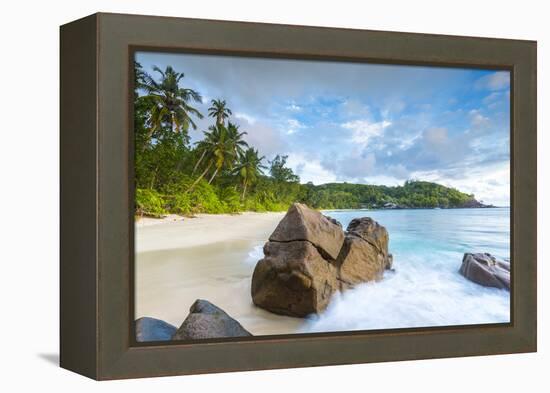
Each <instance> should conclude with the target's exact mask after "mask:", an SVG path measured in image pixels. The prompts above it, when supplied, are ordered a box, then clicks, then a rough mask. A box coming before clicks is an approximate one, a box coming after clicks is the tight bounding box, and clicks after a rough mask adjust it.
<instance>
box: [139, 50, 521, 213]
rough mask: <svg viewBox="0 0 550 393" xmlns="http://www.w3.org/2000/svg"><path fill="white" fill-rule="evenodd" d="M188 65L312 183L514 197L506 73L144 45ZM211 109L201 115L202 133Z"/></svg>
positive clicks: (147, 58) (262, 143)
mask: <svg viewBox="0 0 550 393" xmlns="http://www.w3.org/2000/svg"><path fill="white" fill-rule="evenodd" d="M136 60H137V61H139V62H140V63H141V64H142V66H143V67H144V69H145V70H146V71H148V72H150V73H152V74H153V75H154V72H153V71H152V67H153V66H154V65H156V66H158V67H159V68H161V69H164V68H165V67H166V66H167V65H172V66H173V67H174V68H175V69H176V71H179V72H184V73H185V78H184V79H183V85H184V86H185V87H190V88H193V89H195V90H197V91H199V92H200V93H201V94H202V96H203V101H204V102H203V104H198V105H196V107H197V108H198V109H199V110H200V111H201V112H202V113H203V114H205V115H206V114H207V108H208V106H209V102H210V100H211V99H213V98H222V99H225V100H226V101H227V103H228V106H229V107H230V108H231V109H232V111H233V118H232V121H233V122H235V123H237V124H239V125H240V129H241V130H242V131H246V132H247V133H248V135H247V136H246V139H247V141H248V142H249V143H250V144H251V145H253V146H254V147H256V148H258V149H259V150H260V152H261V154H262V155H265V156H266V157H267V159H271V158H272V157H273V156H274V155H275V154H285V155H288V156H289V158H288V164H289V166H291V167H292V168H293V169H294V171H295V172H296V173H297V174H298V175H299V176H300V178H301V181H302V182H307V181H312V182H313V183H315V184H322V183H328V182H343V181H347V182H354V183H366V184H385V185H397V184H402V183H403V182H404V181H405V180H407V179H419V180H428V181H434V182H438V183H441V184H444V185H447V186H451V187H456V188H458V189H459V190H461V191H465V192H468V193H473V194H475V195H476V197H477V198H478V199H480V200H483V201H485V202H486V203H493V204H497V205H501V206H509V185H510V183H509V178H510V172H509V155H510V149H509V134H510V124H509V123H510V120H509V119H510V106H509V101H510V76H509V73H508V72H506V71H492V70H479V69H459V68H437V67H416V66H401V65H400V66H397V65H377V64H364V63H362V64H359V63H347V62H322V61H304V60H286V59H265V58H245V57H225V56H211V55H191V54H168V53H151V52H141V53H138V54H137V55H136ZM212 123H213V120H212V119H211V118H207V117H206V118H205V119H203V120H198V121H197V124H198V125H199V129H198V130H197V131H192V132H191V138H192V141H197V140H199V139H201V137H202V130H205V129H207V128H208V126H209V125H211V124H212Z"/></svg>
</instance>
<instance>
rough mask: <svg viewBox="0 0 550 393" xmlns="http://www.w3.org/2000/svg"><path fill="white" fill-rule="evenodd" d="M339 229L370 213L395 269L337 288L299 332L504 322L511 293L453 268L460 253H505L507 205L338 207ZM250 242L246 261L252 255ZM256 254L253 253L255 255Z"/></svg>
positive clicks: (331, 213) (507, 253)
mask: <svg viewBox="0 0 550 393" xmlns="http://www.w3.org/2000/svg"><path fill="white" fill-rule="evenodd" d="M324 214H326V215H329V216H331V217H333V218H335V219H337V220H339V221H340V222H341V223H342V225H343V227H344V228H346V226H347V225H348V223H349V222H350V221H351V220H352V219H353V218H356V217H364V216H369V217H372V218H374V219H375V220H377V221H378V222H379V223H380V224H381V225H384V226H385V227H386V229H387V230H388V232H389V236H390V243H389V250H390V252H391V253H392V254H393V261H394V271H387V272H386V273H385V275H384V278H383V279H382V280H381V281H379V282H373V283H366V284H361V285H358V286H357V287H355V288H354V289H351V290H348V291H345V292H344V293H337V294H335V295H334V296H333V298H332V299H331V302H330V304H329V306H328V308H327V310H326V311H324V312H323V313H322V314H320V315H315V316H310V317H308V318H307V319H306V321H305V323H304V324H303V325H302V326H301V328H300V331H299V333H311V332H328V331H348V330H369V329H393V328H411V327H430V326H452V325H470V324H489V323H506V322H509V321H510V293H509V292H508V291H506V290H501V289H495V288H486V287H483V286H480V285H478V284H475V283H473V282H471V281H469V280H467V279H466V278H464V277H463V276H462V275H460V273H459V272H458V269H459V268H460V265H461V262H462V256H463V254H464V253H465V252H489V253H491V254H493V255H494V256H496V257H498V258H500V259H504V260H509V258H510V209H509V208H491V209H418V210H338V211H325V212H324ZM258 251H259V252H261V248H260V249H258V248H256V249H255V250H253V251H252V252H251V256H252V255H254V256H253V257H252V258H251V259H252V260H253V259H256V257H257V256H258ZM256 260H257V259H256Z"/></svg>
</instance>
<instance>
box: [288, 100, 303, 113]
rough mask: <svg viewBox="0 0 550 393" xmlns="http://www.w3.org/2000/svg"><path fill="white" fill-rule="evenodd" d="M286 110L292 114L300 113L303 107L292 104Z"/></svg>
mask: <svg viewBox="0 0 550 393" xmlns="http://www.w3.org/2000/svg"><path fill="white" fill-rule="evenodd" d="M286 109H288V110H289V111H292V112H300V111H301V110H302V107H301V106H300V105H296V104H295V103H294V102H291V103H290V105H288V106H287V107H286Z"/></svg>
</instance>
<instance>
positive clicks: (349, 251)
mask: <svg viewBox="0 0 550 393" xmlns="http://www.w3.org/2000/svg"><path fill="white" fill-rule="evenodd" d="M388 241H389V236H388V233H387V231H386V229H385V228H384V227H383V226H381V225H379V224H378V223H377V222H376V221H374V220H372V219H370V218H368V217H365V218H362V219H356V220H353V221H352V223H350V226H349V227H348V233H344V232H343V230H342V228H341V224H340V223H339V222H338V221H336V220H334V219H331V218H330V217H326V216H323V215H322V214H321V213H319V212H317V211H315V210H312V209H309V208H308V207H307V206H305V205H302V204H298V203H296V204H294V205H292V206H291V207H290V209H289V210H288V212H287V214H286V216H285V217H284V218H283V219H282V221H281V222H280V223H279V225H278V226H277V228H276V229H275V231H274V232H273V234H272V235H271V236H270V237H269V241H268V242H267V243H266V244H265V246H264V255H265V256H264V258H263V259H261V260H260V261H259V262H258V264H257V265H256V268H255V269H254V274H253V275H252V288H251V294H252V301H253V302H254V304H255V305H257V306H259V307H262V308H264V309H266V310H268V311H271V312H274V313H277V314H283V315H290V316H295V317H304V316H307V315H309V314H313V313H319V312H321V311H323V310H324V309H325V308H326V307H327V306H328V303H329V301H330V298H331V296H332V295H333V294H334V292H336V291H338V290H345V289H349V288H351V287H353V286H354V285H357V284H360V283H363V282H367V281H372V280H378V279H380V278H382V275H383V273H384V270H385V269H388V268H390V267H391V262H392V257H391V254H389V253H388Z"/></svg>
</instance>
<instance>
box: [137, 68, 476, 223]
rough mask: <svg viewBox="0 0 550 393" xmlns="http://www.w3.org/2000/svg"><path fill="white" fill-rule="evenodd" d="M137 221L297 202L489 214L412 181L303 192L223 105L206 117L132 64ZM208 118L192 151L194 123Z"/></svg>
mask: <svg viewBox="0 0 550 393" xmlns="http://www.w3.org/2000/svg"><path fill="white" fill-rule="evenodd" d="M134 82H135V87H136V90H135V93H134V98H135V103H134V131H135V133H134V135H135V138H134V139H135V188H136V198H135V203H136V206H135V208H136V214H138V215H149V216H162V215H164V214H167V213H174V214H181V215H191V214H195V213H214V214H217V213H237V212H241V211H258V212H262V211H283V210H286V209H287V208H288V207H289V206H290V204H292V203H293V202H301V203H305V204H307V205H308V206H310V207H313V208H316V209H355V208H435V207H440V208H457V207H485V205H483V204H481V203H479V202H478V201H476V200H475V198H474V196H473V195H470V194H465V193H462V192H460V191H458V190H456V189H453V188H448V187H444V186H442V185H439V184H435V183H430V182H425V181H416V180H409V181H406V182H405V183H404V185H402V186H394V187H390V186H382V185H366V184H350V183H331V184H323V185H314V184H312V183H306V184H302V183H300V178H299V176H298V175H297V174H295V173H294V172H293V171H292V169H291V168H290V167H288V166H287V162H286V161H287V156H286V155H284V153H283V152H282V153H281V154H279V155H276V156H275V157H274V158H272V159H271V160H268V159H266V157H265V156H263V155H262V152H261V151H258V149H256V148H255V147H254V146H250V145H249V144H248V143H247V142H246V141H245V135H246V134H247V130H245V129H242V128H241V127H240V126H239V124H238V123H237V122H236V121H235V119H234V118H233V116H232V115H233V112H232V109H231V108H230V106H229V105H228V103H227V101H226V99H225V98H224V97H219V98H216V99H213V100H211V102H210V103H209V104H210V107H209V109H208V112H207V113H201V112H200V111H199V110H198V109H196V108H195V106H196V104H198V103H202V102H203V98H202V96H201V94H200V92H198V91H195V90H193V89H190V88H187V87H186V86H185V85H186V84H185V75H184V74H183V73H182V72H179V71H176V70H174V69H173V68H172V67H170V66H168V67H166V68H165V69H160V68H157V67H155V68H154V75H152V74H149V73H147V72H145V71H144V70H143V68H142V67H141V65H140V64H139V63H135V81H134ZM205 117H207V118H211V125H210V126H209V127H208V129H205V130H200V131H202V134H203V137H202V139H201V140H199V141H197V142H194V143H191V141H190V136H189V132H190V131H191V130H192V129H193V130H196V129H197V125H196V120H197V119H203V118H205Z"/></svg>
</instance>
